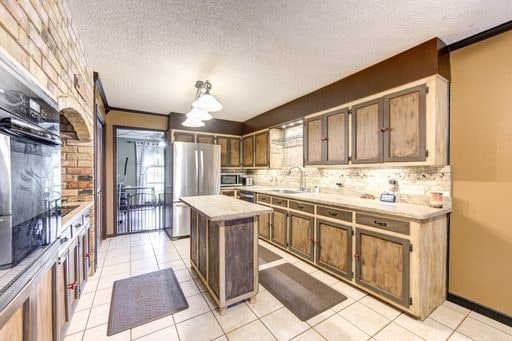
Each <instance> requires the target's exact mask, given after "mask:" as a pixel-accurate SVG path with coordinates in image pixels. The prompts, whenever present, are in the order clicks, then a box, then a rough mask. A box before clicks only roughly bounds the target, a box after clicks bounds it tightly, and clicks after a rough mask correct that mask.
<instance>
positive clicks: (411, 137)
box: [304, 75, 449, 166]
mask: <svg viewBox="0 0 512 341" xmlns="http://www.w3.org/2000/svg"><path fill="white" fill-rule="evenodd" d="M448 104H449V100H448V82H447V81H446V80H445V79H444V78H442V77H440V76H438V75H436V76H431V77H427V78H425V79H422V80H419V81H416V82H412V83H409V84H406V85H404V86H401V87H397V88H394V89H391V90H389V91H384V92H382V93H380V94H376V95H375V96H369V97H367V98H365V99H361V100H356V101H353V102H351V103H347V104H345V105H344V108H343V109H338V110H334V111H331V112H329V113H319V114H312V115H309V116H306V119H305V125H304V160H305V164H306V165H317V166H318V165H343V164H354V165H358V164H363V165H364V164H378V163H395V162H400V163H407V164H411V165H438V166H442V165H446V164H447V162H448ZM349 122H350V123H349ZM349 136H351V138H350V140H349V139H348V137H349ZM349 145H350V146H349ZM349 154H350V155H349Z"/></svg>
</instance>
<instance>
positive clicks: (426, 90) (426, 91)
mask: <svg viewBox="0 0 512 341" xmlns="http://www.w3.org/2000/svg"><path fill="white" fill-rule="evenodd" d="M425 93H427V94H428V86H427V88H426V89H425Z"/></svg>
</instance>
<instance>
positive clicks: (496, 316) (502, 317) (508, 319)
mask: <svg viewBox="0 0 512 341" xmlns="http://www.w3.org/2000/svg"><path fill="white" fill-rule="evenodd" d="M446 299H447V300H448V301H450V302H453V303H456V304H458V305H460V306H463V307H465V308H468V309H471V310H473V311H475V312H477V313H479V314H482V315H485V316H487V317H489V318H492V319H493V320H496V321H498V322H501V323H504V324H506V325H507V326H511V327H512V316H509V315H506V314H504V313H500V312H499V311H496V310H494V309H491V308H489V307H486V306H483V305H481V304H479V303H476V302H474V301H471V300H468V299H467V298H464V297H460V296H457V295H455V294H450V293H448V297H447V298H446Z"/></svg>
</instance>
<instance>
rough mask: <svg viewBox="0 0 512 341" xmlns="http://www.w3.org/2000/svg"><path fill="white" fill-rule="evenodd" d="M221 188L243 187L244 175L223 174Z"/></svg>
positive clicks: (221, 175)
mask: <svg viewBox="0 0 512 341" xmlns="http://www.w3.org/2000/svg"><path fill="white" fill-rule="evenodd" d="M220 185H221V187H230V186H242V174H240V173H221V174H220Z"/></svg>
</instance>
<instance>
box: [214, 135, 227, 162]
mask: <svg viewBox="0 0 512 341" xmlns="http://www.w3.org/2000/svg"><path fill="white" fill-rule="evenodd" d="M228 140H229V139H228V138H227V137H225V136H217V144H218V145H219V146H220V166H221V167H229V162H228Z"/></svg>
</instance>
